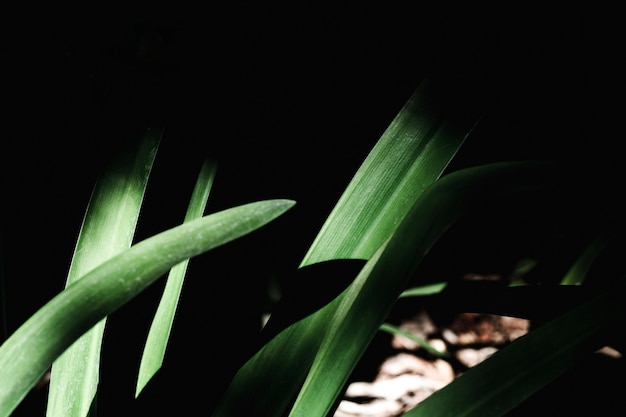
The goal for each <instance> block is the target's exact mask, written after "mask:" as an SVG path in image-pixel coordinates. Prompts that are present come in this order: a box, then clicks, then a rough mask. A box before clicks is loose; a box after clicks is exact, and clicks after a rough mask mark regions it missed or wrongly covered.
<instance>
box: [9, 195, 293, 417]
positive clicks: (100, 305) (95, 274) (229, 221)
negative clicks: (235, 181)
mask: <svg viewBox="0 0 626 417" xmlns="http://www.w3.org/2000/svg"><path fill="white" fill-rule="evenodd" d="M294 204H295V202H294V201H291V200H284V199H276V200H267V201H259V202H254V203H249V204H244V205H242V206H238V207H233V208H230V209H227V210H223V211H220V212H217V213H213V214H211V215H208V216H205V217H202V218H200V219H196V220H192V221H190V222H187V223H184V224H182V225H180V226H177V227H175V228H172V229H170V230H167V231H165V232H162V233H159V234H158V235H155V236H153V237H151V238H148V239H145V240H143V241H141V242H139V243H137V244H135V245H133V246H132V247H131V248H129V249H127V250H125V251H124V252H122V253H120V254H118V255H116V256H115V257H113V258H111V259H110V260H109V261H107V262H105V263H103V264H101V265H100V266H99V267H97V268H96V269H94V270H92V271H91V272H89V273H87V274H86V275H84V276H83V277H82V278H81V279H80V280H78V281H76V282H74V283H73V284H71V285H69V286H68V287H67V288H66V289H65V290H63V291H62V292H61V293H59V294H58V295H57V296H55V297H54V298H53V299H52V300H50V301H49V302H48V303H46V304H45V305H44V306H43V307H42V308H40V309H39V310H38V311H37V312H36V313H35V314H33V315H32V316H31V317H30V318H29V319H28V320H27V321H26V322H25V323H24V324H22V326H20V327H19V328H18V329H17V330H16V331H15V332H14V333H13V334H12V335H11V336H10V337H9V338H8V339H7V340H6V341H5V342H4V343H3V344H2V346H0V381H2V384H0V417H6V416H9V415H10V414H11V412H12V411H13V410H14V409H15V407H16V406H17V405H18V404H19V403H20V402H21V401H22V399H23V398H24V397H25V396H26V394H27V393H28V391H29V390H30V389H31V388H32V387H33V385H34V384H35V383H36V382H37V380H38V379H39V378H40V377H41V376H42V375H43V374H44V372H45V371H46V370H47V369H48V367H50V365H51V364H52V362H53V361H54V360H55V359H56V358H57V357H58V356H59V355H60V354H61V353H63V351H65V350H66V349H67V348H68V347H69V346H70V345H71V344H72V342H74V341H75V340H76V339H77V338H78V337H80V336H81V335H82V334H84V333H85V332H86V331H87V330H89V329H90V328H91V327H93V326H94V325H95V324H96V323H97V322H98V321H100V320H101V319H102V318H103V317H105V316H107V315H108V314H110V313H111V312H113V311H115V310H116V309H118V308H119V307H121V306H122V305H124V304H125V303H127V302H128V301H130V300H131V299H132V298H133V297H135V296H136V295H137V294H139V293H140V292H141V291H143V290H144V289H145V288H146V287H148V286H149V285H150V284H152V283H153V282H154V281H155V280H157V279H158V278H159V277H161V276H162V275H163V274H165V273H166V272H167V271H168V270H169V269H170V268H172V267H173V266H174V265H176V264H178V263H179V262H181V261H183V260H185V259H187V258H190V257H193V256H196V255H199V254H201V253H203V252H206V251H208V250H210V249H212V248H215V247H217V246H220V245H223V244H225V243H227V242H230V241H232V240H234V239H236V238H239V237H241V236H243V235H245V234H247V233H250V232H252V231H254V230H255V229H258V228H259V227H261V226H263V225H265V224H267V223H268V222H270V221H272V220H273V219H275V218H276V217H278V216H280V215H281V214H283V213H284V212H285V211H287V210H288V209H290V208H291V207H292V206H293V205H294Z"/></svg>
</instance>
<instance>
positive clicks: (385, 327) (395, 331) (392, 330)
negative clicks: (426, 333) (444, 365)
mask: <svg viewBox="0 0 626 417" xmlns="http://www.w3.org/2000/svg"><path fill="white" fill-rule="evenodd" d="M380 330H382V331H384V332H387V333H389V334H392V335H398V336H403V337H406V338H407V339H409V340H411V341H413V342H415V343H417V344H418V345H419V346H420V347H422V348H423V349H424V350H426V351H427V352H430V353H432V354H433V355H435V356H437V357H439V358H446V357H449V356H450V354H449V353H448V352H442V351H440V350H439V349H437V348H436V347H434V346H433V345H431V344H430V343H428V341H427V340H425V339H422V338H421V337H419V336H416V335H414V334H413V333H411V332H408V331H406V330H403V329H401V328H399V327H397V326H394V325H392V324H389V323H383V324H381V325H380Z"/></svg>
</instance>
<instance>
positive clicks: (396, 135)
mask: <svg viewBox="0 0 626 417" xmlns="http://www.w3.org/2000/svg"><path fill="white" fill-rule="evenodd" d="M443 90H444V89H443V88H442V86H441V85H438V84H437V83H434V82H431V81H429V80H425V81H424V82H422V84H420V86H419V87H418V88H417V90H416V91H415V93H414V94H413V95H412V96H411V97H410V98H409V100H408V102H407V103H406V104H405V106H404V107H403V108H402V109H401V110H400V112H399V113H398V115H397V116H396V117H395V118H394V119H393V121H392V122H391V124H390V125H389V127H388V128H387V129H386V130H385V132H383V134H382V136H381V137H380V139H379V140H378V142H377V143H376V145H375V146H374V148H373V149H372V151H371V152H370V154H369V155H368V156H367V157H366V159H365V160H364V161H363V164H362V165H361V167H360V168H359V170H358V171H357V172H356V174H355V176H354V177H353V179H352V180H351V182H350V183H349V185H348V187H347V188H346V190H345V191H344V193H343V194H342V196H341V197H340V199H339V201H338V203H337V205H336V207H335V208H334V209H333V210H332V212H331V213H330V215H329V217H328V219H327V220H326V222H325V223H324V225H323V226H322V228H321V230H320V232H319V234H318V236H317V237H316V239H315V241H314V242H313V244H312V245H311V247H310V249H309V251H308V252H307V254H306V255H305V257H304V259H303V261H302V263H301V264H300V267H305V266H308V265H312V264H315V263H319V262H324V261H329V260H334V259H343V258H356V259H365V260H367V259H369V258H370V257H371V256H372V255H373V254H374V253H375V251H376V250H377V249H378V248H379V247H380V246H381V245H382V244H383V243H384V242H385V241H386V240H387V239H388V238H389V237H390V236H391V235H392V234H393V232H394V230H395V229H396V228H397V226H398V225H399V224H400V222H401V221H402V219H403V218H404V217H405V216H406V214H407V212H408V211H409V210H410V208H411V207H412V205H413V204H414V203H415V201H416V200H418V199H419V198H420V196H421V193H422V192H423V191H424V190H425V189H426V188H427V187H428V186H430V185H431V184H432V183H433V182H434V181H435V180H436V179H438V178H439V177H440V176H441V174H442V173H443V171H444V170H445V168H446V167H447V166H448V164H449V162H450V160H451V159H452V158H453V157H454V155H455V154H456V153H457V151H458V149H459V148H460V146H461V145H462V143H463V142H464V141H465V139H466V138H467V136H468V134H469V132H471V130H472V129H473V127H474V125H475V124H476V123H477V121H478V119H479V118H478V115H476V114H473V113H472V112H471V111H468V109H467V108H464V107H460V106H458V102H457V97H458V96H448V95H447V94H443V93H442V91H443ZM345 293H346V291H344V292H342V294H341V295H340V296H339V297H337V298H336V299H335V300H333V301H332V302H330V303H329V304H327V305H326V306H325V307H324V308H322V309H321V310H319V311H317V312H315V313H314V314H312V315H311V316H308V317H306V318H304V319H303V320H301V321H299V322H297V323H295V324H294V325H292V326H290V327H288V328H287V329H285V330H284V331H283V332H281V333H280V334H278V335H277V336H276V337H275V338H274V339H272V340H271V341H270V342H269V343H268V344H266V345H265V346H264V347H263V348H262V349H260V350H259V351H258V352H257V354H256V355H254V356H253V357H252V358H250V359H249V360H248V361H247V362H246V363H245V364H244V365H243V366H242V368H240V370H239V372H238V373H237V374H236V376H235V378H234V379H233V381H232V382H231V384H230V386H229V387H228V389H227V391H226V394H225V395H224V396H223V397H222V399H221V402H220V404H218V406H217V407H216V409H215V410H214V414H213V415H214V416H223V417H230V416H232V415H241V414H249V415H262V416H265V417H272V416H282V415H284V413H285V410H286V409H287V407H289V405H290V404H291V403H292V402H293V398H294V397H295V395H296V394H297V392H298V390H299V389H300V387H301V384H302V382H303V381H304V379H305V377H306V373H307V371H308V369H309V367H310V365H311V364H312V361H313V358H314V355H315V353H316V352H317V350H318V348H319V347H320V343H321V340H322V336H323V334H324V333H325V332H326V330H327V327H328V323H329V321H330V320H331V319H332V317H333V314H334V311H335V309H336V308H337V307H338V305H339V303H340V302H341V299H342V298H343V296H344V295H345ZM378 325H380V323H378ZM242 398H246V401H245V402H242V401H241V399H242Z"/></svg>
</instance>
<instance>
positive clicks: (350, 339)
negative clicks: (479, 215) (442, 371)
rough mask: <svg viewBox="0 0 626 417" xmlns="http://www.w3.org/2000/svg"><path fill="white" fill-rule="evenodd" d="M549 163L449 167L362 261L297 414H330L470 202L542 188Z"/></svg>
mask: <svg viewBox="0 0 626 417" xmlns="http://www.w3.org/2000/svg"><path fill="white" fill-rule="evenodd" d="M549 173H550V170H549V169H548V168H547V166H545V165H543V164H535V163H530V162H528V163H513V162H511V163H499V164H491V165H486V166H479V167H474V168H468V169H464V170H461V171H457V172H454V173H452V174H449V175H447V176H445V177H443V178H442V179H440V180H439V181H437V182H436V183H434V184H433V186H431V187H430V188H429V189H428V190H427V191H426V192H425V193H424V194H423V195H422V197H421V198H420V199H419V200H418V201H417V202H416V204H415V205H414V206H413V207H412V209H411V211H410V212H409V213H408V214H407V216H406V218H405V219H404V220H403V221H402V223H401V224H400V225H399V227H398V229H397V230H396V232H395V233H394V234H393V236H392V237H391V238H390V239H389V241H388V243H386V244H385V245H383V246H382V247H381V248H380V249H379V250H378V251H377V252H376V254H375V256H373V257H372V258H371V259H370V260H369V261H368V262H367V263H366V264H365V266H364V267H363V269H362V270H361V273H360V274H359V275H358V276H357V278H356V280H355V282H354V283H353V284H352V285H351V286H350V287H349V288H348V290H347V291H346V293H345V296H344V297H343V298H341V299H340V300H339V301H338V305H337V309H336V311H335V313H334V315H333V316H332V317H331V318H330V320H329V321H328V323H327V326H326V332H325V334H323V335H322V334H318V337H323V339H322V342H321V346H320V348H319V351H318V353H317V355H316V358H315V360H314V362H313V364H312V366H311V370H310V371H309V374H308V376H307V378H306V380H305V382H304V385H303V388H302V390H301V391H300V393H299V395H298V398H297V399H296V401H295V404H294V406H293V408H292V411H291V414H290V417H300V416H302V417H304V416H312V415H313V416H325V415H326V414H327V413H328V412H329V411H330V410H331V408H332V407H333V405H334V404H335V401H336V399H337V397H338V395H339V394H340V393H341V390H342V389H343V387H344V384H345V383H346V382H347V380H348V377H349V376H350V373H351V372H352V370H353V369H354V366H355V365H356V363H357V362H358V360H359V358H360V357H361V356H362V354H363V353H364V352H365V350H366V348H367V346H368V345H369V343H370V342H371V340H372V339H373V337H374V335H375V333H376V332H377V331H378V330H379V327H380V325H381V324H382V323H383V321H384V319H385V317H386V316H387V315H388V313H389V311H390V310H391V308H392V306H393V305H394V304H395V302H396V300H397V299H398V297H399V296H400V294H401V293H402V291H403V290H404V289H405V286H406V284H407V282H408V281H409V279H410V278H411V277H412V276H413V274H414V272H415V270H416V268H417V266H418V265H419V263H420V262H421V261H422V259H423V258H424V257H425V256H426V254H427V253H428V252H429V250H430V249H431V248H432V246H433V245H434V244H435V243H436V241H437V240H438V239H439V237H440V236H441V235H442V234H443V233H444V232H445V231H446V230H448V228H449V227H450V226H451V225H452V224H454V223H455V222H456V220H457V219H458V218H459V217H460V216H461V215H463V214H464V213H465V212H466V211H467V210H469V209H471V208H473V207H478V206H479V205H480V203H481V202H482V201H484V200H483V199H484V198H485V196H486V195H489V196H490V198H492V199H497V198H498V197H499V196H503V195H510V194H511V193H514V192H517V191H518V190H519V191H521V190H526V191H531V190H534V189H541V188H542V187H544V186H545V185H546V181H548V179H549V178H550V177H549Z"/></svg>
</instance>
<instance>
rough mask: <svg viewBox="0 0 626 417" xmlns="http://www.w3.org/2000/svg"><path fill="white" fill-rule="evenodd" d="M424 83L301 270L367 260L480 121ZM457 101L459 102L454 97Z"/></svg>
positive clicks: (364, 165)
mask: <svg viewBox="0 0 626 417" xmlns="http://www.w3.org/2000/svg"><path fill="white" fill-rule="evenodd" d="M434 84H435V83H434V82H433V81H430V80H425V81H423V83H422V84H420V86H419V87H418V88H417V90H416V91H415V92H414V93H413V95H412V96H411V97H410V98H409V100H408V101H407V103H406V104H405V105H404V107H403V108H402V109H401V110H400V112H399V113H398V115H397V116H396V117H395V118H394V119H393V121H392V122H391V124H390V125H389V127H388V128H387V129H386V130H385V132H384V133H383V134H382V136H381V137H380V139H379V140H378V142H377V143H376V144H375V146H374V147H373V148H372V150H371V151H370V153H369V155H368V156H367V157H366V159H365V160H364V161H363V163H362V164H361V166H360V167H359V169H358V171H357V172H356V174H355V175H354V177H353V179H352V180H351V181H350V183H349V184H348V186H347V188H346V190H345V191H344V193H343V194H342V195H341V198H340V199H339V201H338V202H337V204H336V205H335V207H334V208H333V210H332V212H331V213H330V215H329V216H328V218H327V219H326V222H325V223H324V225H323V226H322V228H321V230H320V232H319V233H318V235H317V237H316V238H315V240H314V241H313V243H312V245H311V247H310V248H309V250H308V252H307V254H306V256H305V257H304V259H303V260H302V264H301V265H302V266H304V265H310V264H312V263H317V262H321V261H326V260H330V259H342V258H354V259H369V258H370V257H371V256H372V255H373V254H374V252H375V251H376V250H377V249H378V248H379V247H380V245H381V244H382V243H383V242H384V241H385V240H386V239H387V238H389V236H391V234H392V233H393V231H394V230H395V229H396V227H398V224H400V222H401V221H402V219H403V218H404V216H405V215H406V213H407V212H408V210H409V209H410V208H411V206H412V205H413V203H414V202H415V201H416V200H417V199H418V198H419V196H420V195H421V193H422V192H423V191H424V190H425V189H426V188H427V187H428V186H430V184H432V183H433V182H434V181H435V180H437V179H438V178H439V177H440V176H441V174H442V173H443V171H444V170H445V168H446V167H447V166H448V164H449V163H450V161H451V160H452V158H453V157H454V156H455V155H456V153H457V151H458V150H459V148H460V147H461V146H462V144H463V143H464V142H465V140H466V139H467V136H468V135H469V133H470V132H471V131H472V129H473V128H474V125H475V124H476V123H477V122H478V119H479V118H478V116H477V115H476V114H473V113H472V111H471V110H468V109H467V108H465V109H463V111H458V110H457V109H456V104H455V103H454V100H450V102H445V101H443V99H442V98H441V97H440V95H443V93H442V89H441V87H440V86H439V85H434ZM455 100H456V99H455Z"/></svg>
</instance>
